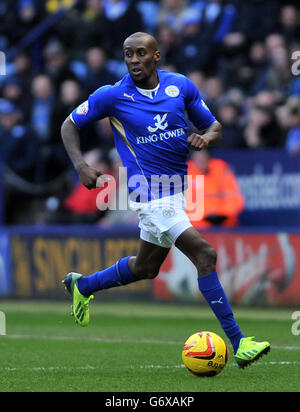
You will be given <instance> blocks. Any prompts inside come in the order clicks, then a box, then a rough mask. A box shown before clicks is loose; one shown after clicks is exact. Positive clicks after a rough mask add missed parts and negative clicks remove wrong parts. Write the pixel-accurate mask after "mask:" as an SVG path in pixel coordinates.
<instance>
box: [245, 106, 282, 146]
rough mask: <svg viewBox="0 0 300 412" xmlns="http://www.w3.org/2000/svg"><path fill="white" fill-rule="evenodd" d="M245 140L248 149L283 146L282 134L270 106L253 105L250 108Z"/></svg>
mask: <svg viewBox="0 0 300 412" xmlns="http://www.w3.org/2000/svg"><path fill="white" fill-rule="evenodd" d="M245 140H246V144H247V147H248V148H250V149H261V148H272V147H273V148H275V147H283V144H284V142H283V140H284V136H283V133H282V130H281V128H280V125H279V123H278V121H277V119H276V117H275V113H274V111H273V110H272V109H271V108H270V107H264V106H259V105H254V106H253V107H252V108H251V109H250V112H249V116H248V119H247V125H246V128H245Z"/></svg>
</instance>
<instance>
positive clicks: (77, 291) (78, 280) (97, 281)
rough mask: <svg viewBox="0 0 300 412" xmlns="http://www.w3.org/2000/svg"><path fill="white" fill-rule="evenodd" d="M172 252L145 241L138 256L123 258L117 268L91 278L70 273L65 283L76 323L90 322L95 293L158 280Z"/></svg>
mask: <svg viewBox="0 0 300 412" xmlns="http://www.w3.org/2000/svg"><path fill="white" fill-rule="evenodd" d="M169 250H170V249H169V248H165V247H161V246H158V245H155V244H153V243H150V242H147V241H145V240H142V239H141V240H140V246H139V250H138V253H137V256H127V257H125V258H121V259H120V260H118V262H117V263H115V264H114V265H113V266H111V267H109V268H107V269H104V270H102V271H99V272H96V273H93V274H92V275H90V276H82V275H81V274H78V273H73V272H72V273H69V274H68V275H67V276H66V278H65V279H64V281H63V283H64V285H65V287H66V289H67V290H68V291H69V293H70V294H71V296H72V298H73V307H72V312H73V315H74V317H75V321H76V322H77V323H78V324H80V325H81V326H86V325H87V324H88V323H89V305H88V304H89V301H90V299H92V298H93V293H95V292H97V291H99V290H103V289H109V288H113V287H117V286H122V285H127V284H129V283H132V282H136V281H138V280H142V279H152V278H154V277H155V276H156V275H157V274H158V272H159V268H160V266H161V264H162V263H163V261H164V260H165V258H166V256H167V254H168V252H169Z"/></svg>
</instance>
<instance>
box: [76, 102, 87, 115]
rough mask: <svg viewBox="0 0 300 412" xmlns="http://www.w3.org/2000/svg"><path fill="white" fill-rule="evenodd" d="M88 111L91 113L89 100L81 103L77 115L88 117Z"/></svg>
mask: <svg viewBox="0 0 300 412" xmlns="http://www.w3.org/2000/svg"><path fill="white" fill-rule="evenodd" d="M88 111H89V102H88V100H86V101H85V102H83V103H81V105H80V106H78V108H77V110H76V113H77V114H83V115H86V114H87V112H88Z"/></svg>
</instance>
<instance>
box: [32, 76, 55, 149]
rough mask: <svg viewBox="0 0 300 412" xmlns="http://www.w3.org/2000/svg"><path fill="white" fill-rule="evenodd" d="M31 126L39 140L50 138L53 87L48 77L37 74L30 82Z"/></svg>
mask: <svg viewBox="0 0 300 412" xmlns="http://www.w3.org/2000/svg"><path fill="white" fill-rule="evenodd" d="M31 93H32V105H31V119H30V123H31V127H32V128H33V130H34V131H35V133H36V134H37V135H38V137H39V140H41V141H47V140H48V139H49V138H50V130H51V113H52V109H53V104H54V98H55V88H54V86H53V84H52V81H51V79H50V77H49V76H48V75H46V74H38V75H36V76H35V77H34V79H33V81H32V84H31Z"/></svg>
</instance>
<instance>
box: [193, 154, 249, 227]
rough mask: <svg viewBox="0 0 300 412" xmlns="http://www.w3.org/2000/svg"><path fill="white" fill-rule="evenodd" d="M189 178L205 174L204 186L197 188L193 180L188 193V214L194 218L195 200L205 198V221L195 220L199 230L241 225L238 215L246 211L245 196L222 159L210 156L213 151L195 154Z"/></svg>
mask: <svg viewBox="0 0 300 412" xmlns="http://www.w3.org/2000/svg"><path fill="white" fill-rule="evenodd" d="M188 175H190V176H193V177H195V176H197V175H204V186H202V185H201V186H200V187H195V179H193V183H194V184H193V185H191V186H190V187H189V188H188V192H187V213H188V215H190V216H192V213H193V210H192V209H193V208H192V206H193V203H192V202H194V201H195V199H199V198H201V199H202V200H203V202H204V215H203V218H202V219H201V220H198V221H193V222H192V224H193V226H194V227H196V228H199V229H205V228H210V227H213V226H224V227H234V226H237V225H238V216H239V214H240V213H241V212H242V211H243V209H244V197H243V195H242V193H241V191H240V188H239V185H238V182H237V180H236V178H235V176H234V173H233V172H232V171H231V170H230V167H229V165H228V164H227V163H226V162H224V161H223V160H221V159H216V158H212V157H210V154H209V152H208V151H207V150H203V149H202V150H201V151H198V152H193V155H192V158H191V160H190V161H189V162H188ZM196 191H197V192H198V193H197V198H196ZM190 199H192V201H191V203H189V200H190Z"/></svg>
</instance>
